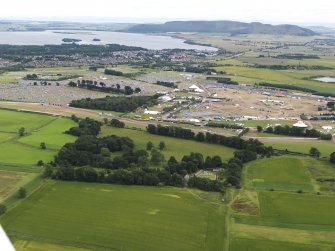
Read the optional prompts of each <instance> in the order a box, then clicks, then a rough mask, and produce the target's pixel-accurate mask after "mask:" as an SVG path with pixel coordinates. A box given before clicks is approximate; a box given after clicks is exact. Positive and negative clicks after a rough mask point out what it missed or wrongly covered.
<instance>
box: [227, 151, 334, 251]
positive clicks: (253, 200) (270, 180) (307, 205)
mask: <svg viewBox="0 0 335 251" xmlns="http://www.w3.org/2000/svg"><path fill="white" fill-rule="evenodd" d="M334 177H335V168H334V166H333V165H331V164H330V163H329V162H327V161H321V160H317V159H314V158H310V157H297V156H285V155H284V156H279V157H271V158H269V159H260V160H257V161H253V162H250V163H248V164H247V165H246V166H245V168H244V171H243V182H244V188H243V189H241V190H239V191H238V192H237V194H236V195H235V198H234V199H233V201H232V203H231V210H232V211H231V213H232V214H231V217H232V218H231V221H230V224H229V225H230V231H229V235H230V237H229V250H230V251H247V250H251V251H263V250H264V251H265V250H274V251H277V250H278V251H281V250H285V251H286V250H288V251H296V250H298V251H299V250H301V251H305V250H307V251H334V250H335V248H334V247H335V220H334V219H335V197H334V194H333V191H335V189H334V183H333V182H330V183H329V184H327V183H324V182H319V181H318V179H320V178H328V179H330V178H332V179H333V178H334ZM272 188H273V189H274V191H267V190H270V189H272ZM298 189H299V190H303V191H304V192H302V193H300V192H299V193H298V192H297V191H298ZM283 190H285V191H283ZM289 191H290V192H289ZM293 191H294V192H293ZM316 191H320V192H321V193H320V194H317V193H316ZM229 212H230V211H229Z"/></svg>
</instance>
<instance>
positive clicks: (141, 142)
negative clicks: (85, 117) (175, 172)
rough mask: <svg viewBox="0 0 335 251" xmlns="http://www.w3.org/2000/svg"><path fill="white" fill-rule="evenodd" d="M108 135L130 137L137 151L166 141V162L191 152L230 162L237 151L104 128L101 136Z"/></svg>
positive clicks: (164, 151) (128, 130) (139, 132)
mask: <svg viewBox="0 0 335 251" xmlns="http://www.w3.org/2000/svg"><path fill="white" fill-rule="evenodd" d="M107 135H117V136H122V137H126V136H128V137H129V138H131V139H133V140H134V143H135V147H136V148H137V149H146V145H147V143H148V141H151V142H152V143H154V146H155V147H158V145H159V142H161V141H164V142H165V145H166V149H165V150H163V154H164V155H165V159H166V160H168V159H169V158H170V157H171V156H174V157H176V158H177V159H179V160H180V159H181V158H182V157H183V156H184V155H188V154H190V153H191V152H200V153H202V154H203V155H204V156H214V155H218V156H220V157H221V158H222V159H224V160H228V159H230V158H231V157H232V156H233V153H234V151H235V149H233V148H229V147H225V146H219V145H213V144H207V143H201V142H196V141H192V140H183V139H176V138H170V137H164V136H159V135H152V134H149V133H147V132H145V131H137V130H131V129H120V128H113V127H103V128H102V132H101V136H107Z"/></svg>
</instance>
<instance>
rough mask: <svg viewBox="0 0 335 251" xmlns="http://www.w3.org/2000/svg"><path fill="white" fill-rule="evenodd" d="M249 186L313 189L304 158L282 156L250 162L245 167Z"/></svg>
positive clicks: (294, 189) (278, 188)
mask: <svg viewBox="0 0 335 251" xmlns="http://www.w3.org/2000/svg"><path fill="white" fill-rule="evenodd" d="M245 169H246V170H245V173H246V177H245V182H246V183H247V184H248V186H252V187H255V188H262V189H275V190H289V191H297V190H303V191H313V186H312V182H311V178H310V177H309V173H308V169H307V167H306V166H304V161H303V158H297V157H290V156H281V157H273V158H270V159H262V160H258V161H253V162H250V163H249V164H248V165H247V166H246V167H245Z"/></svg>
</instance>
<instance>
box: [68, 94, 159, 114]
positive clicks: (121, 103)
mask: <svg viewBox="0 0 335 251" xmlns="http://www.w3.org/2000/svg"><path fill="white" fill-rule="evenodd" d="M158 97H159V96H158V95H154V96H132V97H122V96H120V97H111V96H107V97H105V98H97V99H91V98H86V99H80V100H73V101H71V103H70V106H71V107H77V108H87V109H97V110H105V111H115V112H132V111H135V110H136V109H137V108H139V107H148V106H154V105H157V104H158V101H157V98H158Z"/></svg>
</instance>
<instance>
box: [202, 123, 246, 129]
mask: <svg viewBox="0 0 335 251" xmlns="http://www.w3.org/2000/svg"><path fill="white" fill-rule="evenodd" d="M206 126H208V127H214V128H226V129H236V130H242V129H244V126H243V125H236V124H228V123H215V122H208V123H207V124H206Z"/></svg>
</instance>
